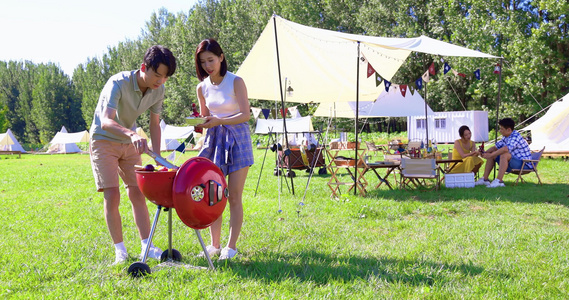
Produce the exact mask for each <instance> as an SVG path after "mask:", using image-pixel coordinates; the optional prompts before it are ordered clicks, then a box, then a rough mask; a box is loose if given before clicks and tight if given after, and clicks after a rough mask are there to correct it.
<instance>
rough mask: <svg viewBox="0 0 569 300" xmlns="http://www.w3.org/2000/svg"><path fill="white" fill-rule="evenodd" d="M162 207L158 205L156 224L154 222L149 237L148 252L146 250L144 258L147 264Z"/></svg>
mask: <svg viewBox="0 0 569 300" xmlns="http://www.w3.org/2000/svg"><path fill="white" fill-rule="evenodd" d="M161 210H162V206H161V205H158V209H157V210H156V215H155V216H154V222H152V228H151V229H150V236H149V237H148V244H146V250H144V256H143V257H142V262H143V263H146V258H148V251H150V246H151V245H152V237H153V236H154V231H155V230H156V223H158V217H160V211H161Z"/></svg>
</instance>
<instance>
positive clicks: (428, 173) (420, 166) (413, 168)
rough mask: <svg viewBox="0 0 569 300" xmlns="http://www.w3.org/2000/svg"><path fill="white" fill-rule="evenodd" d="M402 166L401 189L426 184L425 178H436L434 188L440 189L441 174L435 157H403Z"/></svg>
mask: <svg viewBox="0 0 569 300" xmlns="http://www.w3.org/2000/svg"><path fill="white" fill-rule="evenodd" d="M400 168H401V173H400V174H401V180H400V187H401V189H407V188H409V189H411V188H413V186H414V187H415V188H419V187H421V186H426V181H425V179H434V180H435V186H434V189H435V190H438V189H439V187H440V176H439V172H438V168H437V163H436V160H435V159H402V160H401V166H400Z"/></svg>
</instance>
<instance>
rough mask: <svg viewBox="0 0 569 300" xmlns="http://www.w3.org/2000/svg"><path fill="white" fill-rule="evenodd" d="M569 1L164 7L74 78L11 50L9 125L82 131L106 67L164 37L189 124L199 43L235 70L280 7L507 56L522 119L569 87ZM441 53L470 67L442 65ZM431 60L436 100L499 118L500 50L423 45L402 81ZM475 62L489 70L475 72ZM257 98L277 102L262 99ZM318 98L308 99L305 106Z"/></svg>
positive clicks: (143, 121)
mask: <svg viewBox="0 0 569 300" xmlns="http://www.w3.org/2000/svg"><path fill="white" fill-rule="evenodd" d="M568 11H569V2H567V1H555V0H533V1H532V0H519V1H498V0H467V1H456V0H444V1H443V0H418V1H411V0H400V1H387V0H342V1H336V0H266V1H264V0H200V1H199V2H198V3H197V4H195V5H194V7H192V8H191V9H190V10H189V11H186V12H169V11H167V10H166V9H164V8H162V9H160V10H158V11H157V12H155V13H153V14H152V15H150V16H149V19H148V21H147V22H146V24H145V25H144V27H143V28H141V35H140V36H139V37H138V38H137V39H135V40H126V41H124V42H120V43H119V44H118V45H114V46H111V47H109V48H108V51H107V53H105V54H104V55H103V56H102V57H94V58H86V61H85V63H83V64H80V65H79V66H77V68H76V69H75V71H74V73H73V76H72V80H71V79H69V78H68V77H67V76H66V75H65V74H63V73H62V72H61V71H60V70H58V67H57V66H55V65H50V64H48V65H42V64H39V65H38V64H34V63H33V62H28V61H26V62H13V61H10V62H0V130H1V131H5V129H6V128H11V129H12V131H13V132H14V133H15V134H16V136H17V137H18V139H22V140H23V141H24V142H40V141H41V142H45V141H47V140H49V138H51V137H52V136H53V134H54V133H55V131H57V130H59V128H60V127H61V126H62V125H65V126H66V127H68V129H70V130H72V131H78V130H84V129H88V127H89V125H90V124H91V121H92V117H93V111H94V109H95V106H96V103H97V100H98V97H99V93H100V91H101V89H102V87H103V86H104V84H105V82H106V81H107V79H108V78H109V77H110V76H111V75H113V74H115V73H117V72H119V71H125V70H134V69H137V68H139V67H140V64H141V62H142V57H143V55H144V52H145V50H146V49H147V48H148V47H149V46H151V45H154V44H162V45H164V46H166V47H168V48H170V49H171V50H172V51H173V53H174V54H175V55H176V57H177V60H178V70H177V72H176V74H175V75H174V76H173V77H172V78H170V79H169V80H168V81H167V82H166V93H167V94H166V99H165V104H164V112H163V115H162V118H163V119H164V120H165V121H166V122H167V123H169V124H178V125H179V124H182V123H183V117H185V116H187V115H189V114H190V106H191V103H197V99H196V95H195V94H196V93H195V88H196V85H197V84H198V80H197V78H196V74H195V65H194V59H195V58H194V52H195V49H196V46H197V45H198V43H199V42H200V41H201V40H202V39H205V38H210V37H211V38H215V39H217V40H218V41H219V42H220V44H221V45H222V47H223V49H224V52H225V56H226V59H227V61H228V66H229V70H230V71H233V72H235V71H237V70H238V68H239V66H240V65H241V63H242V62H243V61H244V60H245V58H246V57H247V54H248V53H249V51H250V49H251V48H252V46H253V45H254V43H255V41H256V39H257V38H258V37H259V35H260V33H261V31H262V30H263V28H264V27H265V25H266V24H267V21H268V20H269V18H270V16H271V15H272V14H273V13H276V14H277V15H280V16H282V17H283V18H285V19H288V20H291V21H294V22H297V23H301V24H304V25H307V26H314V27H318V28H324V29H329V30H336V31H342V32H347V33H355V34H366V35H373V36H387V37H417V36H420V35H425V36H429V37H431V38H434V39H438V40H442V41H445V42H449V43H453V44H456V45H460V46H465V47H468V48H470V49H475V50H480V51H482V52H486V53H490V54H493V55H496V56H502V57H504V63H503V64H504V66H502V67H503V72H502V85H501V88H500V96H501V97H500V98H501V101H500V109H501V113H500V114H501V116H510V117H513V118H514V119H516V120H517V121H523V120H525V119H527V118H528V117H530V116H532V115H533V114H534V113H535V112H537V111H540V110H541V109H542V108H544V107H547V106H548V105H549V104H551V103H552V102H554V101H555V100H557V99H559V98H560V97H561V96H563V95H564V94H566V93H567V92H568V82H569V80H568V79H569V78H568V77H569V75H568V74H569V73H568V71H569V70H568V69H569V36H568V24H567V12H568ZM441 59H443V60H444V61H445V62H447V63H449V65H451V66H452V67H453V69H455V70H456V71H458V72H460V73H464V74H466V75H467V76H466V78H462V77H458V76H453V75H452V73H449V74H446V75H443V74H442V66H443V62H442V61H441ZM432 62H434V63H435V64H436V66H437V71H438V74H437V75H436V76H434V78H433V80H431V81H430V82H429V83H428V86H427V93H428V94H427V100H428V102H429V105H431V107H432V108H433V109H434V110H436V111H442V110H446V111H449V110H465V109H466V110H475V109H476V110H479V109H484V110H487V111H489V116H490V123H491V124H494V123H495V121H496V120H494V119H495V115H496V105H497V104H498V102H497V101H498V76H497V75H496V74H494V73H493V70H494V67H495V65H496V63H497V61H492V60H487V59H479V58H462V57H438V56H432V55H427V54H422V53H413V54H412V55H411V56H410V57H409V59H408V60H407V61H406V63H405V64H404V65H403V66H402V68H401V69H400V70H399V72H398V73H397V74H396V76H395V77H394V78H393V80H392V81H393V82H394V83H401V84H408V83H414V81H415V80H416V79H417V78H419V77H420V76H421V74H423V73H424V72H425V71H426V70H427V67H428V65H430V64H431V63H432ZM259 67H260V68H262V67H263V66H259ZM476 69H480V71H481V74H482V78H481V80H476V79H475V78H474V77H473V75H472V72H473V71H475V70H476ZM421 93H424V90H423V91H421ZM424 96H425V95H424ZM251 103H252V106H256V107H263V108H269V107H272V106H273V103H270V102H269V101H259V100H255V99H251ZM315 108H316V106H315V105H311V104H303V105H300V106H299V109H300V111H301V113H303V114H306V113H310V112H313V111H314V109H315ZM147 124H148V115H143V116H141V118H140V119H139V125H141V126H143V127H146V126H147ZM344 125H345V126H344ZM344 125H342V126H344V127H349V126H351V123H350V122H346V124H344ZM384 125H386V124H384ZM374 129H379V128H374ZM381 129H382V130H385V129H386V128H385V127H384V126H382V127H381Z"/></svg>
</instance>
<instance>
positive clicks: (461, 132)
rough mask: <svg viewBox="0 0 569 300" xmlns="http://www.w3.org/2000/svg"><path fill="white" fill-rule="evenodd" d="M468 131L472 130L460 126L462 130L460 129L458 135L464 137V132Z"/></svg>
mask: <svg viewBox="0 0 569 300" xmlns="http://www.w3.org/2000/svg"><path fill="white" fill-rule="evenodd" d="M467 130H468V131H470V128H468V126H466V125H462V126H460V128H459V129H458V135H460V137H464V132H465V131H467ZM470 132H472V131H470Z"/></svg>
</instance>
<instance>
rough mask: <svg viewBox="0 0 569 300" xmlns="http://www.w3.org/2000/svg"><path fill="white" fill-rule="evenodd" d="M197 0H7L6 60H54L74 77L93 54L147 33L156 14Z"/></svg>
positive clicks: (1, 17) (3, 20)
mask: <svg viewBox="0 0 569 300" xmlns="http://www.w3.org/2000/svg"><path fill="white" fill-rule="evenodd" d="M196 2H197V1H196V0H159V1H151V0H136V1H133V0H98V1H85V0H19V1H6V0H2V3H1V5H0V7H1V9H0V28H4V29H3V30H2V33H1V35H0V61H10V60H14V61H32V62H34V63H36V64H39V63H48V62H52V63H54V64H56V65H59V67H60V68H61V69H62V70H63V72H65V73H66V74H67V75H69V76H70V77H71V76H72V75H73V70H74V69H75V67H77V65H79V64H81V63H85V62H86V61H87V59H88V58H93V57H99V58H100V57H102V55H103V54H105V53H107V49H108V47H109V46H110V47H113V46H116V45H117V44H118V43H119V42H121V41H125V40H127V39H130V40H136V39H138V37H140V36H141V32H142V29H143V28H145V25H146V21H148V20H150V15H151V14H152V13H153V12H158V10H159V9H160V8H161V7H164V8H166V9H167V10H168V12H171V13H178V12H181V11H182V12H184V13H186V14H187V13H188V12H189V10H190V8H192V7H193V6H194V4H195V3H196Z"/></svg>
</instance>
